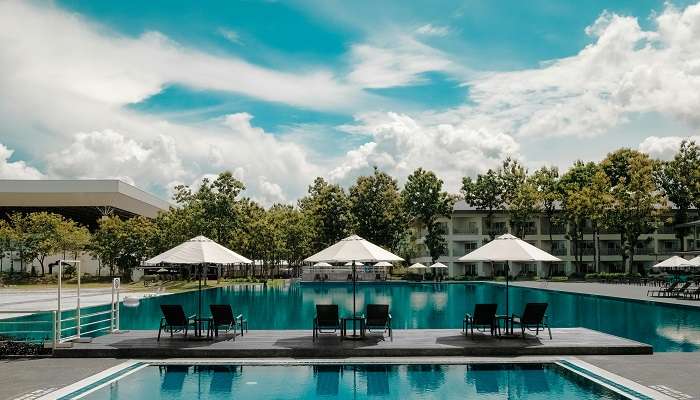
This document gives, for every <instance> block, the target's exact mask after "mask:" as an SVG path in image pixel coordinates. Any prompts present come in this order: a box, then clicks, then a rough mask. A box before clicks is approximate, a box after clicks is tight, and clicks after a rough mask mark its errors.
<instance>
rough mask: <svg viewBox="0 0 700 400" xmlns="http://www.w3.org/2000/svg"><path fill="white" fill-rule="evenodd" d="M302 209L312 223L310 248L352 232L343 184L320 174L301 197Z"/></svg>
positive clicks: (322, 245) (341, 237) (315, 247)
mask: <svg viewBox="0 0 700 400" xmlns="http://www.w3.org/2000/svg"><path fill="white" fill-rule="evenodd" d="M299 208H300V209H301V210H302V212H303V213H304V214H305V216H306V218H308V221H309V223H310V224H311V225H310V226H311V230H312V239H311V251H312V252H317V251H320V250H321V249H323V248H325V247H327V246H329V245H331V244H333V243H335V242H337V241H338V240H340V239H343V238H344V237H346V236H347V235H349V234H350V232H351V231H352V226H353V221H352V213H351V211H350V199H349V198H348V195H347V193H345V190H343V188H342V187H341V186H340V185H337V184H330V183H328V182H326V180H325V179H323V178H321V177H318V178H316V179H315V180H314V183H313V185H311V186H309V191H308V195H307V196H305V197H303V198H301V199H300V200H299Z"/></svg>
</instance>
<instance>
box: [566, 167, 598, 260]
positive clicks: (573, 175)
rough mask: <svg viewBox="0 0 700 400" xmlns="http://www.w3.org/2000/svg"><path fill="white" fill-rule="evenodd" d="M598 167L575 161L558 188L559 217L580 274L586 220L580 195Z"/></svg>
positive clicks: (586, 216) (586, 215)
mask: <svg viewBox="0 0 700 400" xmlns="http://www.w3.org/2000/svg"><path fill="white" fill-rule="evenodd" d="M597 170H598V166H597V165H596V164H595V163H592V162H588V163H584V162H583V161H580V160H579V161H576V162H575V163H574V165H573V166H572V167H571V168H570V169H569V170H568V171H566V173H565V174H564V175H562V177H561V179H560V180H559V184H558V188H559V195H560V198H561V215H562V219H563V220H564V221H565V223H566V227H567V238H568V239H569V241H570V242H571V248H572V252H573V255H574V262H575V264H576V272H578V273H580V272H581V267H582V264H583V250H584V247H583V246H582V242H583V232H584V228H585V226H586V220H587V218H588V214H587V210H586V208H585V207H583V205H582V203H581V202H580V201H579V200H580V193H581V191H582V190H583V188H584V187H586V186H587V185H588V184H589V183H590V182H591V180H592V179H593V176H594V175H595V173H596V171H597Z"/></svg>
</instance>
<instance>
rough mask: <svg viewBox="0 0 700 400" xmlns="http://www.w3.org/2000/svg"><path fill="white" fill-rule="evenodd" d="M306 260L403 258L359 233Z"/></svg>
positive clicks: (362, 260)
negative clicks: (363, 237) (360, 235)
mask: <svg viewBox="0 0 700 400" xmlns="http://www.w3.org/2000/svg"><path fill="white" fill-rule="evenodd" d="M304 261H306V262H319V261H325V262H348V261H350V262H352V261H355V262H377V261H403V258H401V257H399V256H397V255H396V254H393V253H391V252H389V251H386V250H384V249H382V248H381V247H379V246H377V245H376V244H373V243H370V242H368V241H366V240H365V239H362V238H361V237H359V236H357V235H352V236H348V237H346V238H345V239H343V240H341V241H339V242H338V243H336V244H334V245H332V246H330V247H327V248H325V249H323V250H321V251H319V252H318V253H316V254H314V255H313V256H311V257H309V258H307V259H305V260H304Z"/></svg>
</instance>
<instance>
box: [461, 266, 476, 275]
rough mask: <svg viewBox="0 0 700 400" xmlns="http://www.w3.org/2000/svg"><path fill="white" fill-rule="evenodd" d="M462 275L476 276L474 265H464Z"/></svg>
mask: <svg viewBox="0 0 700 400" xmlns="http://www.w3.org/2000/svg"><path fill="white" fill-rule="evenodd" d="M464 275H466V276H476V264H474V263H469V264H464Z"/></svg>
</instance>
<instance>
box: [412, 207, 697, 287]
mask: <svg viewBox="0 0 700 400" xmlns="http://www.w3.org/2000/svg"><path fill="white" fill-rule="evenodd" d="M440 223H441V224H442V227H443V232H445V239H446V240H447V251H446V253H445V254H444V255H442V256H441V257H440V259H439V261H440V262H442V263H443V264H446V265H448V266H449V275H450V276H462V275H469V276H493V275H500V274H503V271H504V269H505V265H501V264H494V265H491V263H484V262H480V263H463V262H459V261H457V260H458V259H459V258H460V257H461V256H463V255H465V254H467V253H469V252H470V251H472V250H474V249H476V248H477V247H479V246H481V245H483V244H484V243H486V242H488V240H489V235H488V232H487V228H486V227H487V224H486V212H485V211H482V210H477V209H475V208H473V207H470V206H468V205H467V204H466V203H465V202H464V201H460V202H457V203H456V204H455V206H454V209H453V212H452V217H451V218H450V219H449V220H448V219H443V220H442V221H441V222H440ZM491 231H492V232H493V233H495V234H496V235H500V234H503V233H507V232H510V223H509V216H508V213H507V211H497V212H496V213H495V215H494V216H493V219H492V223H491ZM566 233H567V229H566V226H564V225H556V224H553V225H550V224H549V223H548V222H547V218H545V217H544V216H543V215H539V216H536V217H535V218H533V219H532V220H531V221H530V223H529V224H528V225H527V226H526V227H525V235H524V237H522V239H523V240H525V241H527V242H529V243H531V244H533V245H535V246H537V247H539V248H541V249H543V250H545V251H547V252H549V253H551V254H553V255H555V256H557V257H559V258H560V259H561V260H562V262H560V263H548V264H547V263H545V264H543V263H532V264H527V263H524V264H519V263H515V264H513V265H512V269H511V274H522V275H533V276H556V275H569V274H571V273H574V272H576V264H575V262H574V261H575V257H574V252H573V249H572V244H571V241H570V240H569V239H568V237H567V234H566ZM416 237H417V246H418V257H416V258H414V259H412V260H411V261H412V262H421V263H424V264H429V263H430V262H431V259H430V255H429V254H428V250H427V247H426V246H425V244H424V238H425V229H422V228H421V227H417V228H416ZM685 240H686V246H685V248H684V249H685V250H689V251H693V250H696V249H698V247H700V241H698V240H697V239H696V238H695V237H694V235H689V236H688V237H686V238H685ZM640 242H642V243H643V246H642V247H640V248H637V249H636V251H635V255H634V265H635V266H637V267H640V266H641V267H644V268H650V267H651V266H652V265H654V264H656V263H658V262H659V261H662V260H664V259H666V258H668V257H669V256H671V255H673V254H676V253H678V252H680V250H681V243H680V239H678V238H677V237H676V235H675V231H674V228H673V226H670V225H666V226H663V227H661V228H660V229H658V230H657V231H656V232H654V233H651V234H646V235H642V236H641V240H640ZM580 245H581V246H582V253H583V256H582V262H583V267H582V268H581V269H580V270H579V272H624V264H623V260H622V255H621V250H620V248H621V246H622V243H621V240H620V234H619V233H615V232H607V231H603V232H601V233H600V234H599V251H600V252H599V254H600V263H599V269H600V271H595V265H594V261H593V255H594V251H595V250H594V241H593V230H592V229H591V228H590V227H588V228H586V229H584V236H583V242H582V243H581V244H580Z"/></svg>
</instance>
